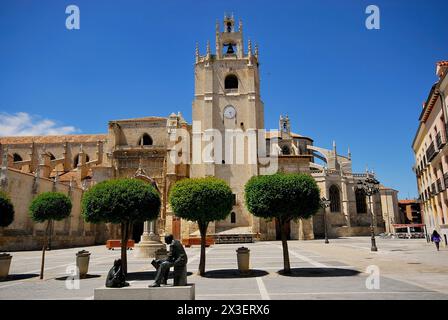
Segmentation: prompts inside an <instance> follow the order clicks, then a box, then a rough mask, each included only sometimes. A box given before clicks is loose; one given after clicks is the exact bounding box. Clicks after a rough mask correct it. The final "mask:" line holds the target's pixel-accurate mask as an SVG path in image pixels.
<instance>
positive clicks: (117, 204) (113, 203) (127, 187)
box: [81, 178, 161, 223]
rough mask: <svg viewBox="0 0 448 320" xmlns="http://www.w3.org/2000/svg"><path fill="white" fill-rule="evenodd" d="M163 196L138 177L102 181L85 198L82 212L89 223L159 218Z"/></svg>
mask: <svg viewBox="0 0 448 320" xmlns="http://www.w3.org/2000/svg"><path fill="white" fill-rule="evenodd" d="M160 204H161V202H160V196H159V194H158V192H157V190H156V189H155V188H154V187H153V186H152V185H151V184H149V183H145V182H144V181H142V180H138V179H131V178H125V179H112V180H107V181H103V182H100V183H98V184H96V185H95V186H93V187H92V188H91V189H90V190H88V191H87V192H86V193H85V194H84V195H83V197H82V204H81V205H82V215H83V217H84V220H85V221H87V222H93V223H97V222H111V223H124V222H135V221H147V220H152V219H155V218H157V216H158V215H159V211H160Z"/></svg>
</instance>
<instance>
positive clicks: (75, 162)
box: [73, 154, 90, 168]
mask: <svg viewBox="0 0 448 320" xmlns="http://www.w3.org/2000/svg"><path fill="white" fill-rule="evenodd" d="M89 161H90V157H89V155H88V154H86V162H89ZM78 164H79V154H77V155H76V156H75V159H74V160H73V168H76V167H78Z"/></svg>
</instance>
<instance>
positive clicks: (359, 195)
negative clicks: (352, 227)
mask: <svg viewBox="0 0 448 320" xmlns="http://www.w3.org/2000/svg"><path fill="white" fill-rule="evenodd" d="M355 196H356V212H357V213H367V203H366V193H365V192H364V190H362V189H356V191H355Z"/></svg>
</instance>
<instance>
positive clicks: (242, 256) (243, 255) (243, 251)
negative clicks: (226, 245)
mask: <svg viewBox="0 0 448 320" xmlns="http://www.w3.org/2000/svg"><path fill="white" fill-rule="evenodd" d="M249 252H250V250H249V249H248V248H246V247H240V248H238V249H237V250H236V256H237V260H238V271H239V272H240V273H241V274H248V273H249V271H250V269H249Z"/></svg>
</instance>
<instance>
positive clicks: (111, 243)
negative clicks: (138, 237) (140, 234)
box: [106, 240, 135, 250]
mask: <svg viewBox="0 0 448 320" xmlns="http://www.w3.org/2000/svg"><path fill="white" fill-rule="evenodd" d="M134 245H135V241H134V240H128V245H127V249H128V250H132V248H134ZM106 248H107V249H108V250H114V248H121V240H107V242H106Z"/></svg>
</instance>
